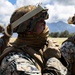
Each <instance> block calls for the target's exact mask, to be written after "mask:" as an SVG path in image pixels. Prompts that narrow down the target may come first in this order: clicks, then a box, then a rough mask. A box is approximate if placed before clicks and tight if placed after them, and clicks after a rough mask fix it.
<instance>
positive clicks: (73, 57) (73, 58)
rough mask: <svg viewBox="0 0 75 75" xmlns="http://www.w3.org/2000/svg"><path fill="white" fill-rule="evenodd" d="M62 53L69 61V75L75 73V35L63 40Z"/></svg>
mask: <svg viewBox="0 0 75 75" xmlns="http://www.w3.org/2000/svg"><path fill="white" fill-rule="evenodd" d="M61 53H62V55H63V57H64V58H65V60H66V62H67V68H68V75H73V74H72V67H73V64H74V63H75V36H72V37H70V38H68V39H67V40H66V41H65V42H63V44H62V47H61Z"/></svg>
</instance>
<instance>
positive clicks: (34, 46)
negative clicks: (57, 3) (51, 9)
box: [0, 6, 67, 75]
mask: <svg viewBox="0 0 75 75" xmlns="http://www.w3.org/2000/svg"><path fill="white" fill-rule="evenodd" d="M34 8H35V6H25V7H22V8H19V9H18V10H16V11H15V12H14V13H13V15H12V17H11V19H10V23H13V22H14V21H15V20H17V19H18V18H20V17H21V16H23V15H24V14H26V13H27V12H29V11H31V10H32V9H34ZM41 13H42V12H40V13H39V14H41ZM39 14H37V15H35V16H34V17H33V19H32V18H31V19H30V20H27V21H26V22H24V23H22V24H21V25H19V26H18V27H16V28H15V29H14V30H13V31H14V32H17V33H18V37H17V39H16V41H15V42H14V43H13V44H12V47H8V48H6V49H5V50H4V52H3V54H2V55H1V56H0V62H2V63H1V75H41V74H42V75H47V74H48V73H49V74H50V75H54V74H55V75H56V74H57V75H66V74H67V73H66V72H67V69H66V67H64V66H63V65H62V63H61V62H60V61H59V60H58V59H59V58H61V54H60V51H59V48H58V47H57V45H56V44H54V43H53V42H52V41H49V40H48V36H49V29H48V26H45V28H44V30H43V32H42V33H41V34H40V35H39V36H38V35H36V34H35V32H33V33H30V31H28V30H29V29H30V28H31V26H30V25H32V24H34V25H35V24H36V23H37V22H38V20H41V19H43V20H45V19H47V17H48V15H46V16H45V17H43V16H44V15H43V14H42V15H43V16H42V15H41V16H40V15H39ZM46 14H47V13H46ZM26 24H29V26H28V27H27V29H24V25H26ZM34 27H35V26H34ZM34 27H33V28H32V29H34ZM32 31H33V30H32ZM26 32H27V33H26ZM28 51H29V53H28ZM53 62H55V63H54V64H55V65H56V64H57V63H58V64H57V65H56V67H55V66H53ZM62 68H63V69H62ZM63 72H64V73H63Z"/></svg>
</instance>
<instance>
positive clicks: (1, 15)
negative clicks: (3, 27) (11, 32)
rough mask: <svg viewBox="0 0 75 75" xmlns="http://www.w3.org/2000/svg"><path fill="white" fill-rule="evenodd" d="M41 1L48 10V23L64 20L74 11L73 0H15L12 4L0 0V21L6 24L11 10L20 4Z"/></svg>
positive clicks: (5, 0)
mask: <svg viewBox="0 0 75 75" xmlns="http://www.w3.org/2000/svg"><path fill="white" fill-rule="evenodd" d="M38 3H42V4H43V5H44V6H46V7H47V8H48V9H49V11H48V13H49V19H48V20H47V22H48V23H51V22H57V21H60V20H61V21H65V22H67V19H68V17H69V16H72V15H73V14H74V13H75V1H74V0H16V3H15V4H14V5H13V4H12V3H10V2H9V1H8V0H0V22H2V23H3V24H8V23H9V19H10V16H11V14H12V13H13V11H14V10H15V9H17V8H19V7H21V6H25V5H31V4H33V5H36V4H38Z"/></svg>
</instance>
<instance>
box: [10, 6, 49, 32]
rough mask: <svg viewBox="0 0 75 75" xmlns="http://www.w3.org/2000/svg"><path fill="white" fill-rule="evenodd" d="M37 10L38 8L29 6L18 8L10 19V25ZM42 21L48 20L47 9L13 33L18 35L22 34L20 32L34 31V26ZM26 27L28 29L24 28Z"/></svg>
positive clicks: (22, 24) (15, 29)
mask: <svg viewBox="0 0 75 75" xmlns="http://www.w3.org/2000/svg"><path fill="white" fill-rule="evenodd" d="M35 8H36V6H34V5H28V6H23V7H20V8H18V9H17V10H15V12H14V13H13V14H12V16H11V18H10V23H13V22H14V21H16V20H17V19H19V18H20V17H22V16H23V15H25V14H26V13H28V12H30V11H32V10H33V9H35ZM40 19H44V20H45V19H48V13H47V9H45V10H43V11H41V12H39V13H38V14H36V15H35V16H33V17H31V18H30V19H28V20H26V21H25V22H23V23H21V24H20V25H19V26H17V27H16V28H14V30H13V31H14V32H17V33H20V32H24V31H27V30H29V29H33V27H32V24H36V22H37V21H38V20H40ZM25 25H26V26H27V27H24V26H25Z"/></svg>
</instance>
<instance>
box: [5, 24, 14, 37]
mask: <svg viewBox="0 0 75 75" xmlns="http://www.w3.org/2000/svg"><path fill="white" fill-rule="evenodd" d="M5 34H6V35H7V36H9V37H10V36H11V35H12V34H13V30H12V28H11V24H9V25H8V26H7V27H6V28H5Z"/></svg>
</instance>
